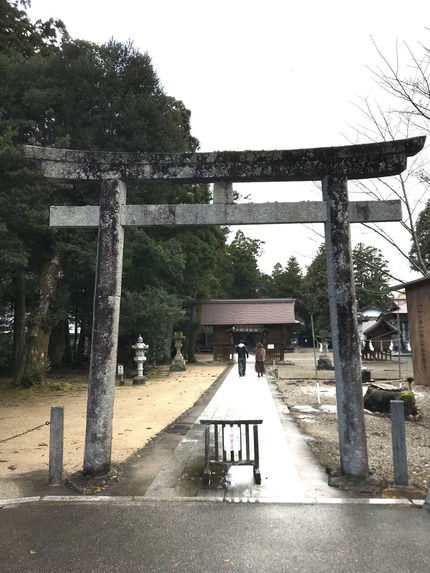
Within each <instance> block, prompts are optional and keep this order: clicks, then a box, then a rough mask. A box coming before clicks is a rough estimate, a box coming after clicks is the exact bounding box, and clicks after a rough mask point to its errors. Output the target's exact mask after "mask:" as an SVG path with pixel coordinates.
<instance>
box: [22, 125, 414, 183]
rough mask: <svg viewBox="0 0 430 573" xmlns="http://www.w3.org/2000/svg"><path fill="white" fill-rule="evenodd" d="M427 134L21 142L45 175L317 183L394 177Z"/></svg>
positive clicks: (181, 181) (90, 177)
mask: <svg viewBox="0 0 430 573" xmlns="http://www.w3.org/2000/svg"><path fill="white" fill-rule="evenodd" d="M424 142H425V136H420V137H413V138H409V139H401V140H397V141H384V142H381V143H367V144H360V145H346V146H342V147H317V148H313V149H294V150H274V151H214V152H211V153H141V152H135V153H125V152H104V151H77V150H69V149H54V148H46V147H34V146H25V153H26V155H27V156H28V157H31V158H33V159H37V160H40V161H41V163H42V168H43V172H44V174H45V176H47V177H49V178H52V179H57V180H107V179H121V180H123V181H126V182H128V181H142V180H160V181H169V182H175V181H176V182H177V183H211V182H214V181H229V182H237V183H240V182H258V181H262V182H265V181H321V180H322V179H323V178H324V177H325V176H326V175H338V176H344V177H347V179H368V178H371V177H386V176H389V175H398V174H399V173H401V172H402V171H404V170H405V169H406V165H407V158H408V157H410V156H413V155H415V154H416V153H418V152H419V151H420V150H421V149H422V148H423V147H424Z"/></svg>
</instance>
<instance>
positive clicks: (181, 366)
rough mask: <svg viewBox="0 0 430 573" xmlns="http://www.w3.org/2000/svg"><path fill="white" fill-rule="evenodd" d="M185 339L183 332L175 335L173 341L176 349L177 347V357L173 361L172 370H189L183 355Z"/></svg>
mask: <svg viewBox="0 0 430 573" xmlns="http://www.w3.org/2000/svg"><path fill="white" fill-rule="evenodd" d="M185 338H186V337H185V336H184V335H183V334H182V332H181V331H178V332H174V333H173V340H174V341H175V347H176V355H175V357H174V358H173V360H172V366H171V367H170V369H171V370H186V369H187V366H186V364H185V359H184V357H183V356H182V353H181V348H182V341H183V340H185Z"/></svg>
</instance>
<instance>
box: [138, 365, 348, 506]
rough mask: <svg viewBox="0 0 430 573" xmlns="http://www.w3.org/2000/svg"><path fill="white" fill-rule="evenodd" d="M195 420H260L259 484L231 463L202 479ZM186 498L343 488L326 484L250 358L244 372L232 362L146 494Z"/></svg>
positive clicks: (330, 494) (327, 494) (324, 493)
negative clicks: (205, 480)
mask: <svg viewBox="0 0 430 573" xmlns="http://www.w3.org/2000/svg"><path fill="white" fill-rule="evenodd" d="M200 419H212V420H238V419H249V420H253V419H262V420H263V423H262V424H261V425H259V446H260V448H259V449H260V471H261V485H256V484H255V483H254V479H253V472H252V466H231V467H230V468H229V469H228V471H227V473H226V470H225V469H224V470H222V471H218V472H217V471H216V469H215V475H213V476H211V483H210V484H209V485H205V484H204V483H203V482H202V480H201V476H202V472H203V467H204V457H203V456H204V426H202V425H201V424H199V420H200ZM188 496H190V497H195V496H197V497H199V498H200V497H201V498H206V499H208V498H210V499H224V500H227V501H238V500H241V501H244V500H246V501H257V500H259V501H279V502H304V501H306V500H308V501H315V498H326V499H328V498H340V497H346V495H345V492H341V491H339V490H337V489H336V488H332V487H329V486H328V485H327V475H326V473H325V471H324V469H323V468H322V467H321V466H320V464H319V462H318V460H317V459H316V457H315V456H314V455H313V453H312V451H311V450H310V448H309V446H308V445H307V443H306V440H305V437H304V436H303V435H302V434H301V433H300V432H299V430H298V428H297V426H296V425H295V423H294V422H293V420H292V418H291V417H290V415H289V412H288V409H287V407H286V406H285V405H284V404H283V403H282V401H281V400H280V398H279V396H278V394H277V390H276V386H275V384H274V382H273V381H270V380H268V378H267V376H263V377H261V378H258V377H257V374H256V373H255V371H254V369H253V360H252V357H250V358H249V359H248V363H247V370H246V375H245V376H243V377H239V373H238V369H237V365H235V366H234V367H233V368H232V369H231V371H230V372H229V374H228V375H227V377H226V378H225V380H224V382H223V383H222V385H221V387H220V388H219V390H218V391H217V392H216V394H215V395H214V397H213V398H212V400H211V401H210V402H209V404H208V405H207V406H206V408H205V409H204V411H203V412H202V413H201V415H200V416H199V418H198V420H197V421H196V424H194V425H193V426H192V427H191V429H190V430H189V431H188V432H187V434H186V435H185V437H184V438H183V439H182V441H181V442H180V443H179V444H178V446H177V447H176V449H175V451H174V452H173V455H172V456H171V458H170V460H169V462H168V464H167V465H166V466H165V467H164V468H163V469H162V470H161V471H160V472H159V474H158V475H157V476H156V478H155V479H154V481H153V482H152V484H151V486H150V487H149V488H148V490H147V491H146V494H145V497H147V498H172V497H173V498H174V497H188Z"/></svg>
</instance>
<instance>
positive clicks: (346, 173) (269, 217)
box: [25, 137, 425, 478]
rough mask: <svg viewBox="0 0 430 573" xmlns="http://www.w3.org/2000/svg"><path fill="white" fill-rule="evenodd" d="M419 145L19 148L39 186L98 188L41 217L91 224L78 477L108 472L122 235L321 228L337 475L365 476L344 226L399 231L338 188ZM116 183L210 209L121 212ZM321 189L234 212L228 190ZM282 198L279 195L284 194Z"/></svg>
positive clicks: (401, 165) (379, 210) (398, 160)
mask: <svg viewBox="0 0 430 573" xmlns="http://www.w3.org/2000/svg"><path fill="white" fill-rule="evenodd" d="M424 142H425V137H414V138H410V139H403V140H399V141H385V142H382V143H369V144H364V145H347V146H342V147H321V148H314V149H293V150H274V151H218V152H213V153H130V154H128V153H122V152H114V153H109V152H97V151H75V150H59V149H49V148H39V147H31V146H26V148H25V152H26V155H27V156H28V157H31V158H33V159H39V160H40V161H41V164H42V168H43V171H44V173H45V175H46V176H47V177H50V178H52V179H57V180H99V181H103V183H102V201H101V205H100V208H98V207H93V206H89V207H51V219H50V224H51V225H53V226H62V227H70V226H97V225H99V221H100V231H99V251H98V265H97V279H96V290H95V295H94V325H93V343H92V356H91V367H90V380H89V392H88V411H87V417H88V419H87V436H86V447H85V460H84V473H86V474H88V475H95V474H100V473H103V472H105V471H107V470H108V469H109V466H110V461H111V457H110V456H111V443H112V411H113V390H114V386H115V364H116V344H117V337H118V313H119V299H120V291H121V269H122V241H123V230H122V227H123V226H126V225H135V226H142V227H149V226H155V225H162V226H177V225H178V226H179V225H180V226H183V225H187V226H188V225H189V226H193V225H255V224H257V225H258V224H276V223H282V224H285V223H310V222H313V223H316V222H320V223H324V224H325V237H326V243H327V248H326V250H327V267H328V277H329V281H328V286H329V300H330V316H331V321H332V343H333V360H334V367H335V370H336V374H335V377H336V391H337V407H338V415H339V444H340V458H341V471H342V473H343V474H344V475H345V476H346V477H353V478H356V477H363V476H366V475H367V473H368V461H367V444H366V435H365V428H364V414H363V404H362V398H361V358H360V341H359V340H358V327H357V316H356V303H355V289H354V280H353V272H352V254H351V245H350V230H349V226H350V223H359V222H367V223H369V222H377V221H401V219H402V212H401V204H400V201H357V202H351V203H349V201H348V193H347V182H348V180H350V179H368V178H375V177H387V176H391V175H398V174H399V173H402V171H404V170H405V169H406V166H407V158H408V157H411V156H413V155H415V154H416V153H418V152H419V151H420V150H421V149H422V148H423V146H424ZM119 180H121V181H127V182H128V181H133V182H139V181H148V180H158V181H166V182H170V183H178V184H185V183H192V184H195V183H214V184H215V189H214V202H213V204H211V205H184V204H179V205H126V204H125V185H124V184H123V183H121V182H120V181H119ZM270 181H278V182H279V181H284V182H288V181H321V182H322V187H323V201H321V202H311V201H309V202H308V201H302V202H292V203H278V202H272V203H270V202H269V203H256V204H234V193H233V187H232V184H233V183H234V182H237V183H246V182H270ZM286 191H287V189H286Z"/></svg>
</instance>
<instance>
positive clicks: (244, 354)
mask: <svg viewBox="0 0 430 573" xmlns="http://www.w3.org/2000/svg"><path fill="white" fill-rule="evenodd" d="M236 352H237V362H238V365H239V376H245V372H246V359H247V358H248V356H249V353H248V349H247V348H246V346H245V344H244V342H243V340H241V341H240V342H239V344H238V345H237V346H236Z"/></svg>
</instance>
